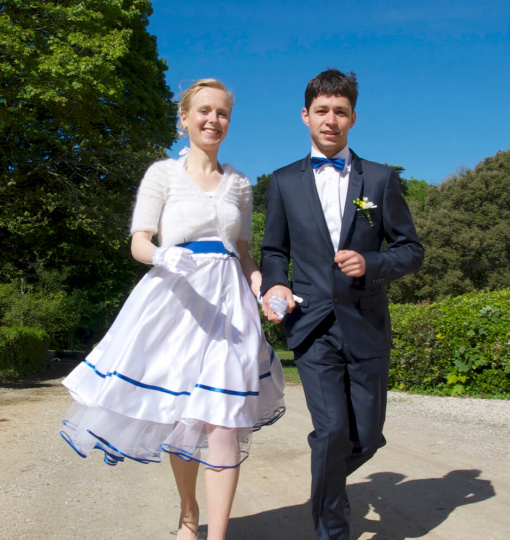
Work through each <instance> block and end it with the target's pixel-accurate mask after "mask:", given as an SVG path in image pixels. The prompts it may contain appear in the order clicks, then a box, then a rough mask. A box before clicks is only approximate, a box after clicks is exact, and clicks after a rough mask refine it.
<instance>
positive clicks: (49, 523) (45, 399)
mask: <svg viewBox="0 0 510 540" xmlns="http://www.w3.org/2000/svg"><path fill="white" fill-rule="evenodd" d="M62 375H63V373H62V372H61V371H59V370H56V371H54V372H53V373H52V377H51V376H50V377H47V378H46V379H44V380H40V381H36V382H33V383H32V384H28V385H24V386H21V387H11V388H0V538H1V539H3V540H15V539H16V540H17V539H31V540H35V539H50V538H55V539H57V538H58V539H62V538H66V539H67V538H73V539H94V540H95V539H97V538H105V539H121V538H122V539H127V538H138V539H161V538H169V539H171V538H175V536H174V535H175V534H176V531H175V529H176V527H177V522H178V518H179V503H178V497H177V495H176V490H175V487H174V483H173V480H172V476H171V472H170V467H169V465H168V462H167V460H166V459H165V460H164V463H162V464H150V465H140V464H138V463H133V462H126V463H123V464H119V465H118V466H116V467H108V466H106V465H104V464H103V462H102V458H101V455H100V453H99V452H97V453H96V455H91V456H90V457H89V458H87V459H82V458H80V457H79V456H78V455H76V454H75V453H74V452H73V451H72V450H71V449H70V448H69V447H68V445H67V444H65V443H64V441H62V439H61V438H60V436H59V435H58V432H59V429H60V422H61V419H62V417H63V415H64V413H65V411H66V410H67V408H68V406H69V405H70V403H71V399H70V398H69V396H68V394H67V392H66V390H65V389H64V388H63V387H62V386H61V385H60V381H61V378H62ZM286 402H287V407H288V410H287V413H286V414H285V416H284V417H283V418H282V420H280V421H279V422H278V423H277V424H275V425H274V426H272V427H267V428H264V429H262V431H261V432H259V433H257V434H255V436H254V442H253V445H252V452H251V455H250V458H249V459H248V460H247V461H246V462H245V463H244V464H243V465H242V469H241V479H240V485H239V489H238V494H237V497H236V500H235V503H234V508H233V512H232V519H231V522H230V525H229V531H228V535H227V538H228V539H229V540H234V539H236V540H276V539H278V540H307V539H310V540H313V538H315V536H314V533H313V530H312V526H311V521H310V512H309V505H308V494H309V485H310V474H309V461H310V452H309V448H308V445H307V442H306V436H307V434H308V432H309V431H310V430H311V423H310V419H309V416H308V411H307V410H306V406H305V401H304V397H303V393H302V390H301V387H299V386H291V387H288V388H287V390H286ZM385 435H386V438H387V439H388V444H387V446H386V447H385V448H384V449H382V450H381V451H380V452H379V453H378V454H377V455H376V456H375V457H374V458H373V459H372V460H371V461H370V462H369V463H368V464H366V465H365V466H364V467H363V468H362V469H361V470H359V471H357V472H356V473H355V474H354V475H353V476H352V477H351V478H350V479H349V494H350V500H351V508H352V510H351V511H352V538H353V539H354V538H357V539H361V540H368V539H371V540H404V539H406V538H427V539H431V540H435V539H445V540H446V539H448V540H450V539H455V540H456V539H461V540H471V539H472V540H507V539H508V538H510V510H509V509H510V465H509V457H510V402H505V401H487V400H462V399H455V398H431V397H426V396H408V395H405V394H395V393H391V394H390V399H389V405H388V417H387V423H386V429H385ZM199 498H200V500H199V502H200V504H201V509H202V514H201V523H202V525H201V528H200V538H205V537H206V525H205V524H206V523H207V515H206V508H205V496H204V486H203V475H200V480H199Z"/></svg>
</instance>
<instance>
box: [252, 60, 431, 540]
mask: <svg viewBox="0 0 510 540" xmlns="http://www.w3.org/2000/svg"><path fill="white" fill-rule="evenodd" d="M357 96H358V90H357V82H356V76H355V75H354V74H352V73H351V74H349V75H348V76H346V75H344V74H343V73H341V72H340V71H338V70H336V69H328V70H327V71H324V72H323V73H321V74H319V75H318V76H317V77H315V78H314V79H312V81H310V83H309V84H308V86H307V88H306V92H305V107H304V108H303V110H302V119H303V122H304V123H305V124H306V125H307V126H308V128H309V130H310V135H311V139H312V151H311V154H309V155H308V156H307V157H305V158H304V159H302V160H299V161H296V162H295V163H292V164H291V165H288V166H287V167H284V168H282V169H279V170H277V171H275V172H274V173H273V176H272V178H271V182H270V185H269V189H268V195H267V214H266V229H265V235H264V241H263V244H262V275H263V281H262V290H261V292H262V294H263V310H264V313H265V315H266V316H267V317H268V318H269V320H271V321H275V322H278V320H279V316H281V315H282V314H278V307H276V306H278V303H276V304H275V303H274V298H273V297H279V298H282V299H283V300H285V301H286V302H287V304H286V305H287V306H288V312H289V315H288V317H287V319H286V321H285V330H286V336H287V343H288V346H289V348H290V349H292V350H293V351H294V357H295V362H296V366H297V368H298V371H299V374H300V377H301V380H302V383H303V388H304V392H305V396H306V401H307V405H308V409H309V411H310V413H311V416H312V422H313V427H314V431H313V432H312V433H310V435H309V436H308V442H309V444H310V447H311V449H312V494H311V499H312V515H313V519H314V526H315V530H316V532H317V536H318V537H319V538H320V539H321V540H325V539H342V540H343V539H345V540H346V539H348V538H349V504H348V501H347V496H346V477H347V476H348V475H349V474H351V473H352V472H353V471H354V470H356V469H357V468H358V467H359V466H360V465H362V464H363V463H364V462H366V461H367V460H368V459H370V458H371V457H372V456H373V455H374V454H375V452H376V451H377V449H378V448H380V447H381V446H383V445H384V444H385V440H384V437H383V435H382V429H383V424H384V419H385V412H386V391H387V380H388V369H389V355H390V338H391V336H390V320H389V310H388V299H387V297H386V293H385V284H386V283H388V282H390V281H392V280H394V279H397V278H399V277H401V276H403V275H404V274H407V273H409V272H413V271H415V270H417V269H418V268H419V267H420V266H421V263H422V261H423V248H422V246H421V244H420V243H419V241H418V237H417V235H416V230H415V228H414V225H413V222H412V218H411V215H410V213H409V209H408V207H407V204H406V202H405V200H404V198H403V197H402V195H401V192H400V188H399V182H398V178H397V175H396V173H395V171H394V169H392V168H391V167H387V166H384V165H379V164H377V163H373V162H370V161H365V160H364V159H361V158H359V157H358V156H357V155H356V154H355V153H354V152H353V151H351V150H349V148H348V146H347V138H348V134H349V130H350V129H351V128H352V127H353V126H354V124H355V122H356V112H355V111H354V109H355V106H356V100H357ZM384 240H386V242H387V246H386V248H385V249H384V250H383V251H381V245H382V243H383V241H384ZM291 257H292V262H293V272H292V278H291V280H290V282H289V279H288V269H289V262H290V259H291ZM293 293H294V294H295V295H296V297H298V299H299V301H300V303H298V304H296V303H295V301H294V299H293ZM271 298H273V301H271ZM270 301H271V303H270ZM284 303H285V302H284ZM271 306H273V307H274V309H276V312H275V311H273V309H272V308H271Z"/></svg>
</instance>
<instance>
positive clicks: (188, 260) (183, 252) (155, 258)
mask: <svg viewBox="0 0 510 540" xmlns="http://www.w3.org/2000/svg"><path fill="white" fill-rule="evenodd" d="M192 253H193V252H192V251H191V249H186V248H182V247H177V246H171V247H167V248H164V247H158V248H156V249H155V250H154V252H153V254H152V264H153V265H154V266H160V267H161V268H164V269H165V270H168V271H169V272H172V273H174V274H181V275H182V276H185V275H186V274H189V273H190V272H193V270H195V269H196V267H197V263H196V262H195V261H194V260H193V259H192V257H191V254H192Z"/></svg>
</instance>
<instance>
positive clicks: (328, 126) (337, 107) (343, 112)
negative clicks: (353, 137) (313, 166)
mask: <svg viewBox="0 0 510 540" xmlns="http://www.w3.org/2000/svg"><path fill="white" fill-rule="evenodd" d="M301 118H302V119H303V122H304V123H305V124H306V125H307V126H308V127H309V128H310V135H311V137H312V144H313V147H314V148H315V149H316V150H318V151H319V152H321V153H322V154H324V155H325V156H326V157H331V156H333V155H334V154H336V153H337V152H339V151H340V150H342V148H344V147H345V146H346V145H347V135H348V134H349V130H350V129H351V128H352V126H353V125H354V123H355V122H356V112H355V111H353V110H352V107H351V102H350V101H349V100H348V99H347V98H346V97H344V96H325V95H321V96H317V97H316V98H315V99H314V100H313V101H312V103H311V105H310V109H309V110H308V111H307V110H306V109H303V110H302V111H301Z"/></svg>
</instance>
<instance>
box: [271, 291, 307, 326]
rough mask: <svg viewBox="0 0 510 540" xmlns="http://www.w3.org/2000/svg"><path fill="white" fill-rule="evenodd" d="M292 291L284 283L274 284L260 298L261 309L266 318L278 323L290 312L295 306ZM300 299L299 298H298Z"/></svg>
mask: <svg viewBox="0 0 510 540" xmlns="http://www.w3.org/2000/svg"><path fill="white" fill-rule="evenodd" d="M297 298H298V297H296V300H295V299H294V296H293V294H292V291H291V290H290V289H289V288H288V287H285V286H284V285H274V286H273V287H271V288H270V289H269V290H268V291H267V292H266V294H265V295H264V298H263V299H262V311H263V312H264V315H265V316H266V317H267V318H268V320H270V321H272V322H275V323H279V322H281V320H282V319H283V317H285V315H286V314H287V313H292V311H293V310H294V308H295V307H296V301H298V300H297ZM299 300H301V298H299Z"/></svg>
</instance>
